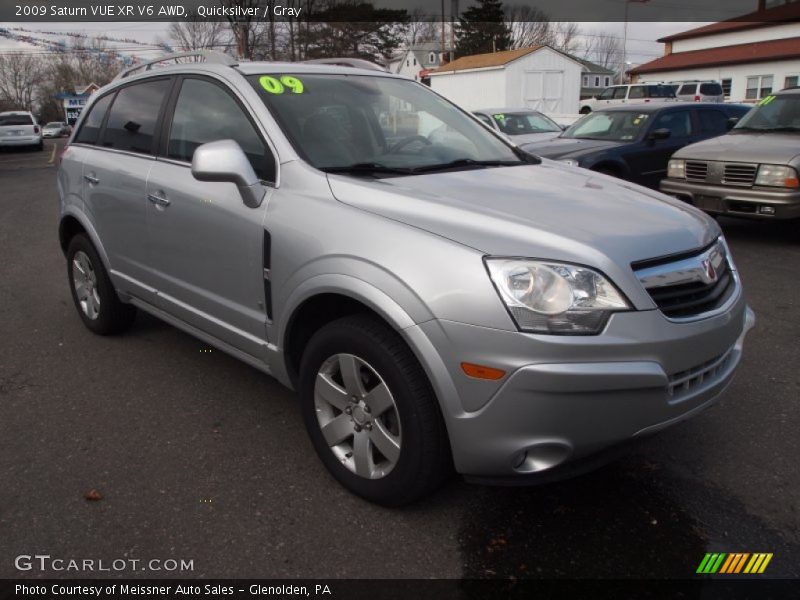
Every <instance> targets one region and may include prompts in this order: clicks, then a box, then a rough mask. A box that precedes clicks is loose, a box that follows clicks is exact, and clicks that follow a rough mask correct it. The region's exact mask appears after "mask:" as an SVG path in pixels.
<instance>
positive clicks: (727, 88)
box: [720, 77, 731, 98]
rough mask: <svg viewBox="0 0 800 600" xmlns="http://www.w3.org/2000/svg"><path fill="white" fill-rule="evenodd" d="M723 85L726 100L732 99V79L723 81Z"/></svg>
mask: <svg viewBox="0 0 800 600" xmlns="http://www.w3.org/2000/svg"><path fill="white" fill-rule="evenodd" d="M720 83H721V84H722V93H723V94H725V97H726V98H730V97H731V79H730V77H729V78H728V79H723V80H722V81H721V82H720Z"/></svg>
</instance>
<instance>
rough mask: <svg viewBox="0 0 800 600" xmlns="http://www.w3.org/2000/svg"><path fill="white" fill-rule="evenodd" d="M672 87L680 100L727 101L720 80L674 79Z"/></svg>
mask: <svg viewBox="0 0 800 600" xmlns="http://www.w3.org/2000/svg"><path fill="white" fill-rule="evenodd" d="M672 88H673V89H674V90H675V95H676V96H677V97H678V100H685V101H686V102H716V103H720V102H725V93H724V92H723V91H722V84H721V83H720V82H719V81H711V80H709V81H674V82H672Z"/></svg>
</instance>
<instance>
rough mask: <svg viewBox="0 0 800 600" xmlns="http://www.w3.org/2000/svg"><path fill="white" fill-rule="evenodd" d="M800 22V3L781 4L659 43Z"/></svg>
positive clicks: (673, 36)
mask: <svg viewBox="0 0 800 600" xmlns="http://www.w3.org/2000/svg"><path fill="white" fill-rule="evenodd" d="M792 21H800V3H798V2H790V3H789V4H781V5H779V6H775V7H773V8H768V9H766V10H757V11H754V12H751V13H748V14H746V15H742V16H740V17H734V18H733V19H728V20H727V21H720V22H718V23H711V24H710V25H703V26H702V27H696V28H695V29H689V30H687V31H682V32H680V33H675V34H673V35H668V36H666V37H663V38H660V39H659V40H658V41H659V42H672V41H674V40H688V39H690V38H696V37H702V36H704V35H713V34H716V33H727V32H730V31H742V30H744V29H756V28H758V27H769V26H774V25H781V24H783V23H786V22H792Z"/></svg>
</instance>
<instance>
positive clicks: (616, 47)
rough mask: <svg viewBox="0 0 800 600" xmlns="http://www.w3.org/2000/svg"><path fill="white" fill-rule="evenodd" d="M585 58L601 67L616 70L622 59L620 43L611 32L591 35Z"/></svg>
mask: <svg viewBox="0 0 800 600" xmlns="http://www.w3.org/2000/svg"><path fill="white" fill-rule="evenodd" d="M586 58H588V59H590V60H592V61H594V62H596V63H597V64H598V65H600V66H601V67H605V68H606V69H612V70H613V71H616V70H617V69H618V68H619V66H620V61H621V59H622V44H620V41H619V38H618V37H616V36H615V35H614V34H613V33H608V32H605V31H604V32H602V33H598V34H596V35H593V36H592V37H591V38H590V41H589V42H588V44H587V55H586Z"/></svg>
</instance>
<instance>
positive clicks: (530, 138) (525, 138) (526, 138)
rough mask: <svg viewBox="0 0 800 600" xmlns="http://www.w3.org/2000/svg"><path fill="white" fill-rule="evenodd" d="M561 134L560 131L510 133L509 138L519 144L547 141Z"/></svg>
mask: <svg viewBox="0 0 800 600" xmlns="http://www.w3.org/2000/svg"><path fill="white" fill-rule="evenodd" d="M559 135H561V132H560V131H542V132H540V133H523V134H520V135H509V136H508V139H509V140H511V142H513V143H514V144H516V145H517V146H521V145H522V144H531V143H535V142H545V141H547V140H552V139H554V138H557V137H558V136H559Z"/></svg>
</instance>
